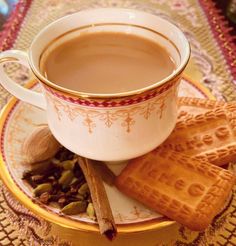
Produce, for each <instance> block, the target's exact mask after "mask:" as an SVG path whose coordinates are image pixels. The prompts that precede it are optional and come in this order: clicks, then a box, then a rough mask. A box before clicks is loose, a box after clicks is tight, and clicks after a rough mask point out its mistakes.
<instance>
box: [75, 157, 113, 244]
mask: <svg viewBox="0 0 236 246" xmlns="http://www.w3.org/2000/svg"><path fill="white" fill-rule="evenodd" d="M78 162H79V165H80V167H81V169H82V171H83V173H84V176H85V179H86V181H87V183H88V186H89V189H90V194H91V198H92V201H93V206H94V209H95V213H96V216H97V221H98V225H99V230H100V233H101V234H102V235H105V236H106V237H107V238H108V239H109V240H113V239H114V238H115V236H116V233H117V230H116V225H115V221H114V218H113V215H112V211H111V207H110V204H109V201H108V197H107V194H106V190H105V187H104V185H103V181H102V178H101V175H100V173H99V172H98V171H96V168H95V167H94V165H93V161H92V160H89V159H87V158H84V157H80V156H78Z"/></svg>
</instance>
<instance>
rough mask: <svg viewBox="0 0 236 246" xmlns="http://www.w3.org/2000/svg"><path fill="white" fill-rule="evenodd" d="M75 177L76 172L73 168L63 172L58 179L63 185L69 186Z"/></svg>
mask: <svg viewBox="0 0 236 246" xmlns="http://www.w3.org/2000/svg"><path fill="white" fill-rule="evenodd" d="M73 178H74V174H73V172H72V171H71V170H65V171H63V172H62V174H61V177H60V178H59V180H58V183H59V184H60V185H62V186H63V187H66V186H68V185H69V184H70V183H71V181H72V179H73Z"/></svg>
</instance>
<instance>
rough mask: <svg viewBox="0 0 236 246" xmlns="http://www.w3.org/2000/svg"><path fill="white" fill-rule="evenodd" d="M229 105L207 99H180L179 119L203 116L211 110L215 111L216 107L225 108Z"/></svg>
mask: <svg viewBox="0 0 236 246" xmlns="http://www.w3.org/2000/svg"><path fill="white" fill-rule="evenodd" d="M228 104H229V103H226V102H224V101H215V100H210V99H205V98H194V97H179V98H178V106H179V113H178V119H183V118H185V117H187V116H188V115H197V114H203V113H206V112H207V111H209V110H212V109H215V108H216V107H220V108H224V107H226V106H228ZM230 104H231V103H230Z"/></svg>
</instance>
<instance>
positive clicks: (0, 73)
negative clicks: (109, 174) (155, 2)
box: [0, 8, 190, 161]
mask: <svg viewBox="0 0 236 246" xmlns="http://www.w3.org/2000/svg"><path fill="white" fill-rule="evenodd" d="M72 30H73V31H72ZM84 30H88V31H90V32H98V31H108V32H110V31H119V32H126V33H133V34H136V35H140V36H143V37H145V38H148V39H151V40H155V41H156V42H158V43H159V44H160V45H161V46H163V47H165V49H166V50H167V51H168V52H169V53H170V55H171V57H172V59H174V61H175V63H176V64H177V68H176V70H175V71H174V72H173V73H172V74H171V75H169V76H168V77H166V78H165V79H163V80H162V81H158V82H157V83H154V84H152V85H151V86H148V87H145V88H142V89H139V90H134V91H131V92H130V91H129V92H122V93H114V94H92V93H81V92H78V91H72V90H69V89H66V88H62V87H60V86H58V85H56V84H54V83H53V81H49V80H47V79H46V78H45V77H44V76H43V75H42V74H41V73H40V69H39V61H40V56H41V55H42V53H43V51H44V50H45V48H46V47H47V46H48V45H49V43H50V44H52V43H53V42H55V40H57V38H58V37H59V36H61V37H63V34H65V33H68V32H70V33H72V35H75V34H76V33H77V32H80V31H84ZM67 36H68V35H67ZM189 56H190V47H189V43H188V41H187V39H186V37H185V36H184V34H183V33H182V32H181V31H180V30H179V29H178V28H177V27H176V26H175V25H173V24H171V23H170V22H168V21H166V20H164V19H161V18H160V17H157V16H154V15H151V14H147V13H144V12H141V11H136V10H130V9H117V8H114V9H111V8H106V9H93V10H86V11H81V12H78V13H75V14H72V15H68V16H65V17H63V18H61V19H59V20H57V21H55V22H53V23H51V24H50V25H48V26H47V27H45V28H44V29H43V30H42V31H41V32H40V33H39V34H38V35H37V36H36V37H35V38H34V40H33V42H32V44H31V46H30V48H29V53H28V54H26V53H25V52H23V51H19V50H9V51H4V52H2V53H1V54H0V83H1V84H2V85H3V86H4V87H5V88H6V89H7V90H8V91H9V92H10V93H11V94H13V95H14V96H16V97H17V98H19V99H21V100H23V101H25V102H28V103H31V104H33V105H35V106H38V107H40V108H42V109H45V110H46V112H47V120H48V125H49V127H50V129H51V131H52V133H53V134H54V136H55V137H56V138H57V139H58V141H59V142H60V143H61V144H62V145H63V146H65V147H66V148H68V149H69V150H71V151H73V152H75V153H77V154H79V155H81V156H85V157H87V158H91V159H96V160H102V161H121V160H127V159H131V158H134V157H137V156H140V155H143V154H145V153H147V152H149V151H151V150H152V149H154V148H155V147H157V146H158V145H160V144H161V143H162V142H163V141H164V140H165V139H166V138H167V137H168V136H169V134H170V133H171V131H172V130H173V128H174V126H175V123H176V118H177V90H178V85H179V81H180V78H181V75H182V73H183V70H184V68H185V67H186V65H187V63H188V60H189ZM12 61H16V62H18V63H21V64H23V65H25V66H27V67H30V68H31V70H32V71H33V73H34V75H35V76H36V78H37V79H38V81H39V82H40V84H41V87H42V92H43V94H40V93H36V92H33V91H31V90H29V89H25V88H23V87H21V86H19V85H17V84H16V83H14V81H12V80H11V79H10V78H9V77H8V76H7V74H6V73H5V72H4V69H3V64H4V63H6V62H12Z"/></svg>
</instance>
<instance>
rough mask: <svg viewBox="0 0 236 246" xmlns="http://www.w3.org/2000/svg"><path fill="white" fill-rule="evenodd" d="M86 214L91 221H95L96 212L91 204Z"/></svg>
mask: <svg viewBox="0 0 236 246" xmlns="http://www.w3.org/2000/svg"><path fill="white" fill-rule="evenodd" d="M86 212H87V215H88V216H89V218H90V219H92V220H95V211H94V207H93V204H92V203H91V202H90V203H89V204H88V206H87V209H86Z"/></svg>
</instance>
